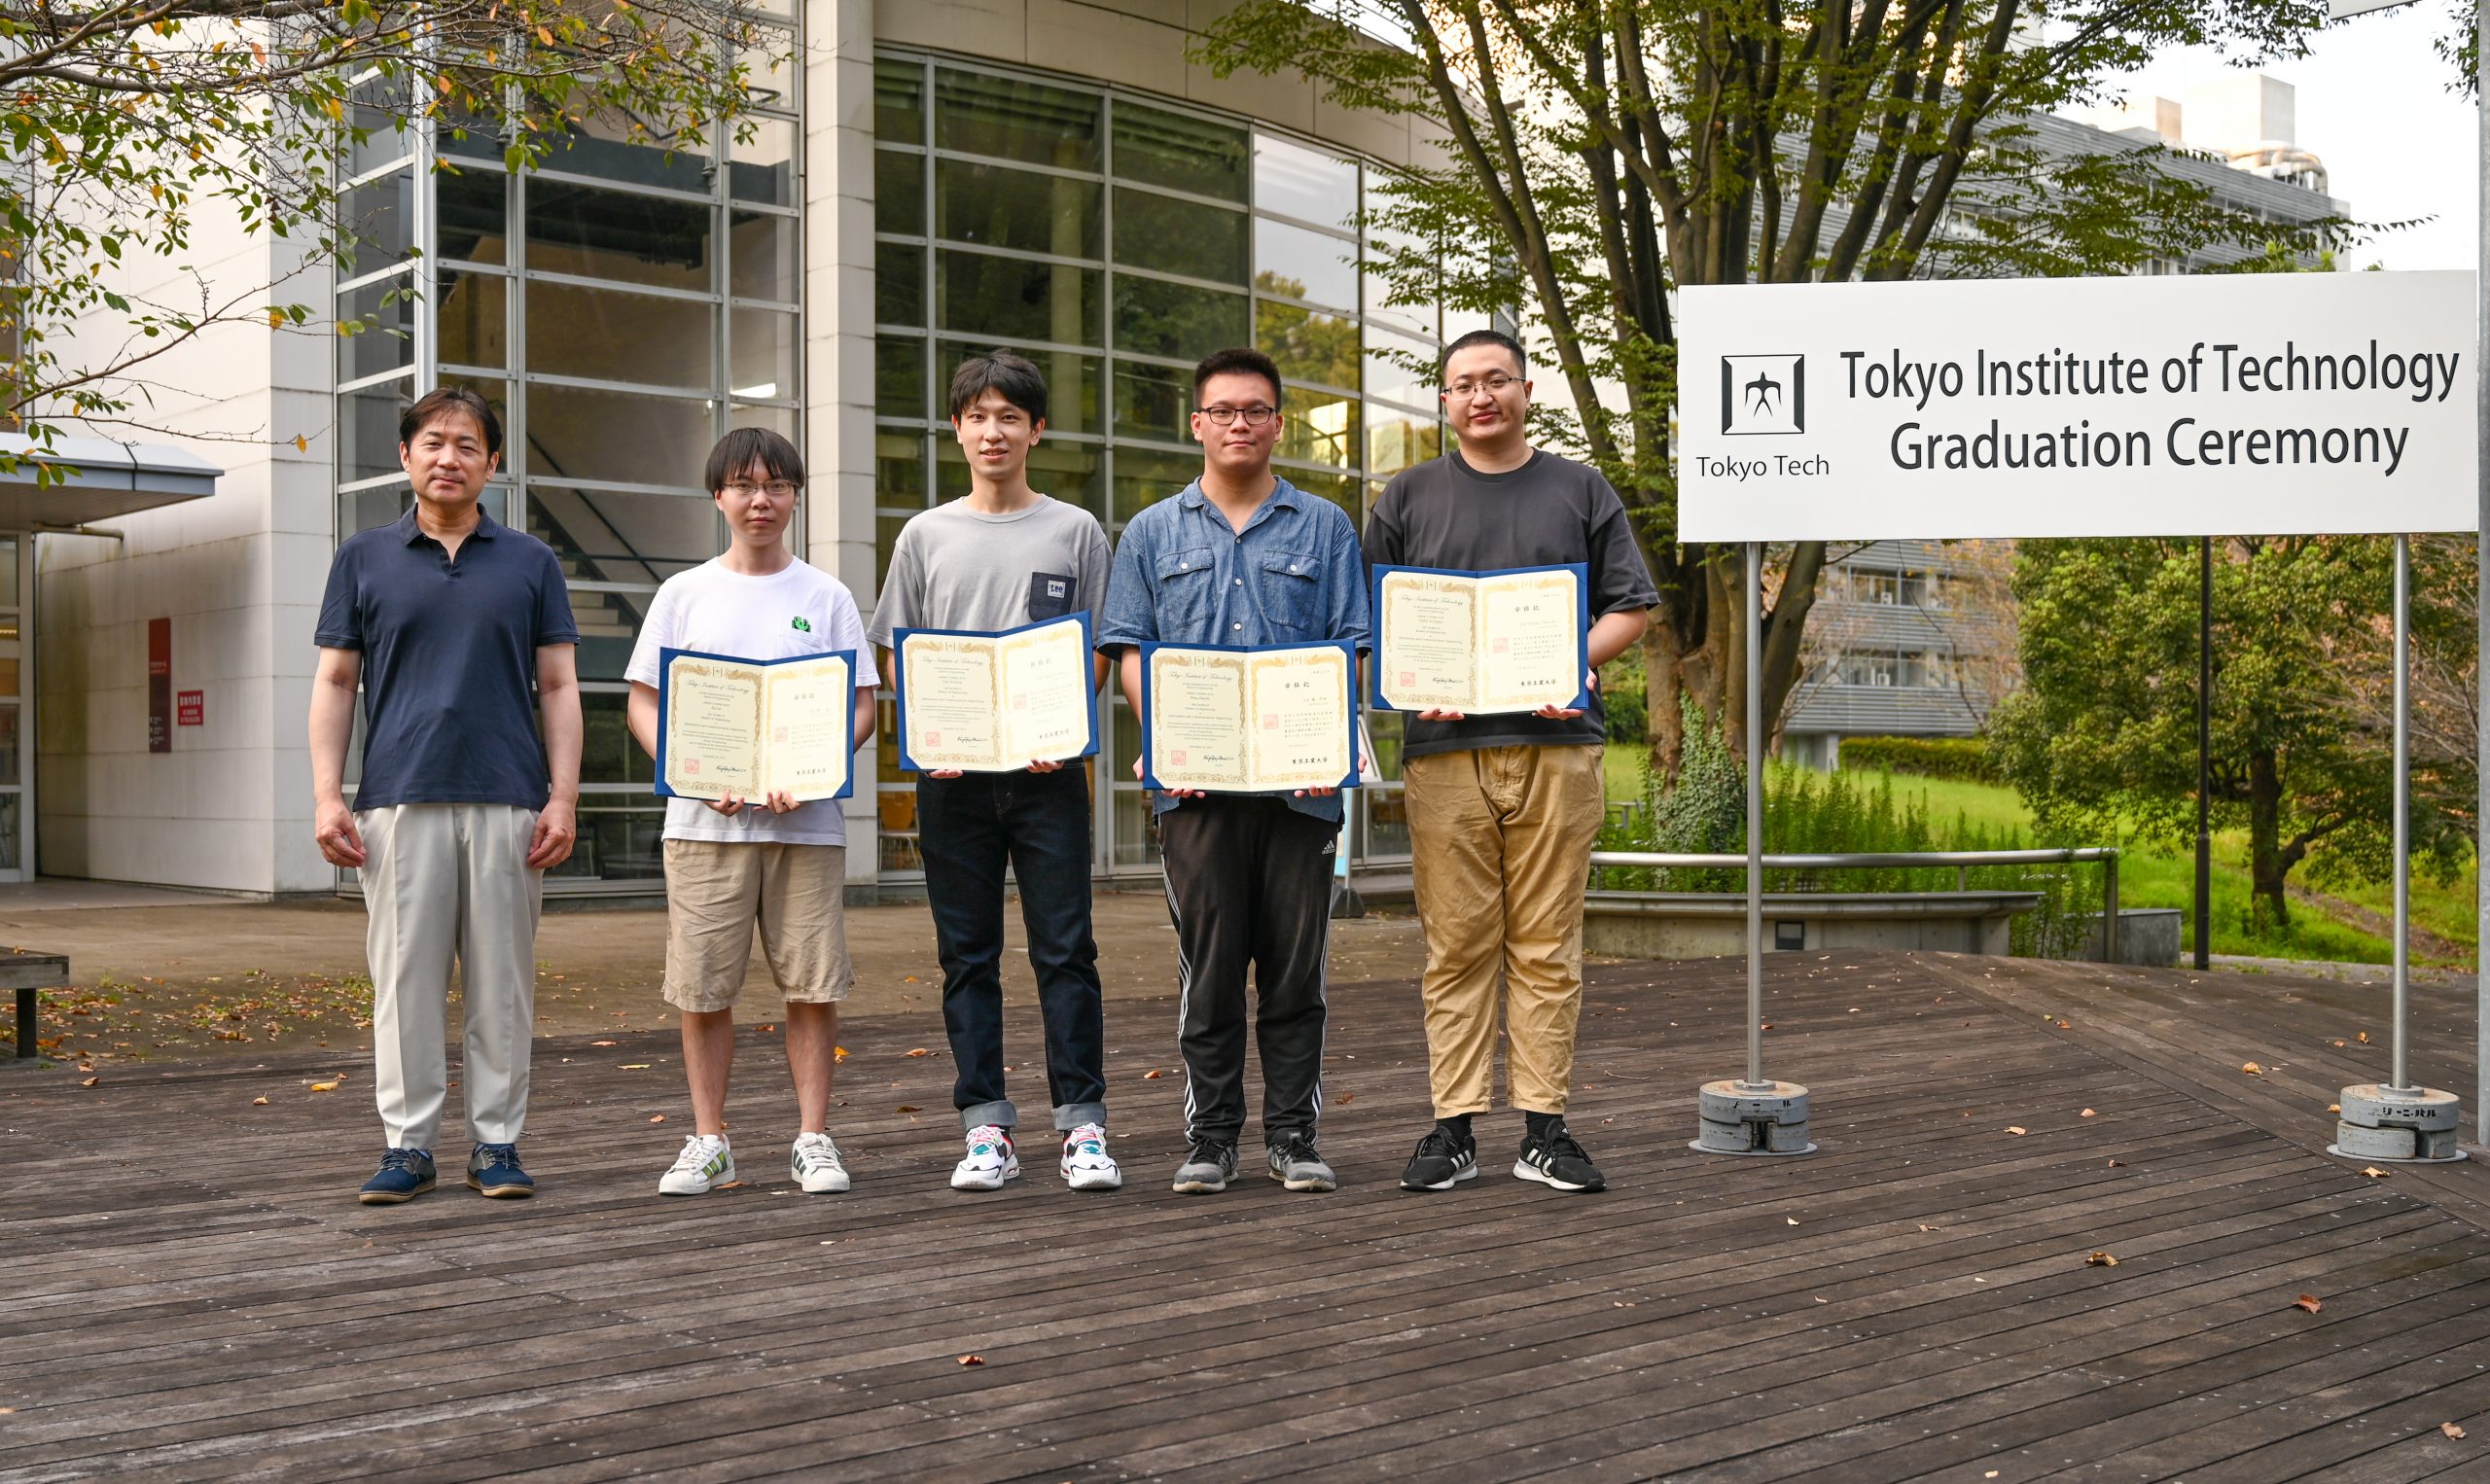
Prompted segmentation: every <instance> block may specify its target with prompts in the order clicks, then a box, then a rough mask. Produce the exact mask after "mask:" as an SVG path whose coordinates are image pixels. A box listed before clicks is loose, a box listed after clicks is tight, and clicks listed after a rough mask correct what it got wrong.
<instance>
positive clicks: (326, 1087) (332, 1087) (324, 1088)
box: [311, 1082, 338, 1092]
mask: <svg viewBox="0 0 2490 1484" xmlns="http://www.w3.org/2000/svg"><path fill="white" fill-rule="evenodd" d="M311 1090H312V1091H313V1092H335V1091H337V1090H338V1084H337V1083H336V1082H313V1083H312V1084H311Z"/></svg>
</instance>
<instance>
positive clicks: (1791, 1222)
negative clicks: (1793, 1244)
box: [1782, 1216, 1798, 1226]
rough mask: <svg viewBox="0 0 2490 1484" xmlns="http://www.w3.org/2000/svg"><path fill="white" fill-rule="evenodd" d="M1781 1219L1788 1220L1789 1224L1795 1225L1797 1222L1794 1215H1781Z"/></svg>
mask: <svg viewBox="0 0 2490 1484" xmlns="http://www.w3.org/2000/svg"><path fill="white" fill-rule="evenodd" d="M1782 1219H1783V1220H1785V1221H1787V1222H1789V1223H1790V1224H1791V1225H1793V1226H1796V1225H1797V1224H1798V1219H1797V1218H1796V1217H1795V1216H1785V1217H1783V1218H1782Z"/></svg>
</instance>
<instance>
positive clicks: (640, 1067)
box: [622, 1062, 649, 1072]
mask: <svg viewBox="0 0 2490 1484" xmlns="http://www.w3.org/2000/svg"><path fill="white" fill-rule="evenodd" d="M622 1070H623V1071H625V1072H646V1071H648V1070H649V1064H648V1063H647V1062H624V1063H623V1064H622Z"/></svg>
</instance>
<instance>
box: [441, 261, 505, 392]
mask: <svg viewBox="0 0 2490 1484" xmlns="http://www.w3.org/2000/svg"><path fill="white" fill-rule="evenodd" d="M441 285H442V287H441V309H440V312H439V313H437V314H435V315H434V316H433V323H434V328H435V333H436V334H437V335H438V336H439V339H438V340H437V341H436V342H435V343H436V345H437V346H438V348H439V350H440V352H441V360H442V364H444V365H445V366H490V367H496V368H498V367H506V366H508V365H510V280H509V279H507V278H496V277H493V276H492V275H491V274H489V273H459V272H453V271H451V270H450V269H448V268H443V269H442V270H441Z"/></svg>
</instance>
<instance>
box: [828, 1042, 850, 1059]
mask: <svg viewBox="0 0 2490 1484" xmlns="http://www.w3.org/2000/svg"><path fill="white" fill-rule="evenodd" d="M830 1059H831V1060H832V1061H835V1062H843V1061H845V1060H847V1048H846V1047H845V1046H833V1047H831V1048H830Z"/></svg>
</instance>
